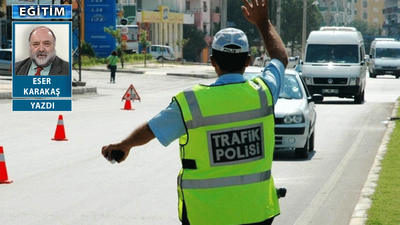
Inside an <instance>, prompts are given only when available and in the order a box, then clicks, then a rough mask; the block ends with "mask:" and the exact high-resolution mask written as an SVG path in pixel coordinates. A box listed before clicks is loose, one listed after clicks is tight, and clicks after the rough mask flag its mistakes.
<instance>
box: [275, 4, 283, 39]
mask: <svg viewBox="0 0 400 225" xmlns="http://www.w3.org/2000/svg"><path fill="white" fill-rule="evenodd" d="M281 11H282V8H281V0H278V6H277V8H276V32H277V33H278V34H279V35H280V34H281Z"/></svg>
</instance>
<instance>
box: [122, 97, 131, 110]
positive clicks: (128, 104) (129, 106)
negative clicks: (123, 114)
mask: <svg viewBox="0 0 400 225" xmlns="http://www.w3.org/2000/svg"><path fill="white" fill-rule="evenodd" d="M122 109H123V110H132V109H133V108H132V105H131V100H130V99H125V105H124V108H122Z"/></svg>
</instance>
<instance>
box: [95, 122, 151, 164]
mask: <svg viewBox="0 0 400 225" xmlns="http://www.w3.org/2000/svg"><path fill="white" fill-rule="evenodd" d="M154 138H155V136H154V134H153V132H152V131H151V129H150V127H149V125H148V124H147V123H145V124H143V125H142V126H140V127H138V128H137V129H136V130H134V131H133V132H132V134H131V135H129V136H128V137H127V138H125V139H124V140H123V141H121V142H120V143H116V144H110V145H107V146H103V148H102V150H101V153H102V154H103V156H104V157H105V158H107V157H108V161H112V160H113V158H112V156H111V152H112V151H119V150H120V151H122V152H123V153H124V156H123V157H122V158H121V159H120V160H119V161H118V163H121V162H123V161H124V160H125V159H126V157H128V155H129V152H130V150H131V148H133V147H135V146H140V145H144V144H146V143H148V142H149V141H151V140H153V139H154Z"/></svg>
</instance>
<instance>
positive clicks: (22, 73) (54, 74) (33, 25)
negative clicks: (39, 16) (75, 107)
mask: <svg viewBox="0 0 400 225" xmlns="http://www.w3.org/2000/svg"><path fill="white" fill-rule="evenodd" d="M12 25H13V29H12V31H13V59H12V62H13V63H12V66H13V69H12V71H13V79H12V97H13V107H12V108H13V111H71V110H72V99H71V98H72V75H71V74H72V71H71V65H72V58H71V57H72V56H71V49H72V47H71V45H72V38H71V33H72V32H71V30H72V23H71V22H68V21H66V22H50V21H47V22H46V21H43V22H33V21H18V22H13V23H12ZM42 29H43V30H45V31H47V33H49V31H51V33H52V34H53V36H54V37H55V39H54V43H53V44H50V46H45V44H43V43H47V41H48V39H47V38H45V39H43V40H41V39H40V38H39V37H42V36H40V35H39V36H34V35H33V34H32V31H33V30H35V31H41V30H42ZM30 35H32V36H30ZM29 38H32V39H29ZM28 40H35V42H34V43H35V44H36V43H37V45H38V46H37V47H36V46H33V45H31V42H30V41H28ZM45 41H46V42H45ZM52 47H53V48H55V49H53V50H52ZM27 50H29V51H27ZM28 52H29V54H28ZM39 52H40V54H41V55H43V54H44V55H46V57H47V58H48V57H50V55H51V54H55V56H54V57H56V59H54V61H52V63H51V64H50V65H48V66H47V69H48V70H49V71H48V72H47V73H48V75H43V74H42V75H40V76H34V75H33V73H31V67H32V66H34V65H35V64H34V59H35V57H37V54H39ZM36 60H37V59H36ZM47 60H50V59H47ZM16 65H17V66H16ZM67 65H68V66H67ZM44 68H46V67H44ZM43 70H44V69H43ZM47 73H46V74H47Z"/></svg>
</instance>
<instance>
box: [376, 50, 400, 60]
mask: <svg viewBox="0 0 400 225" xmlns="http://www.w3.org/2000/svg"><path fill="white" fill-rule="evenodd" d="M375 55H376V56H375V57H376V58H377V59H379V58H394V59H396V58H397V59H398V58H400V49H398V48H377V49H376V54H375Z"/></svg>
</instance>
